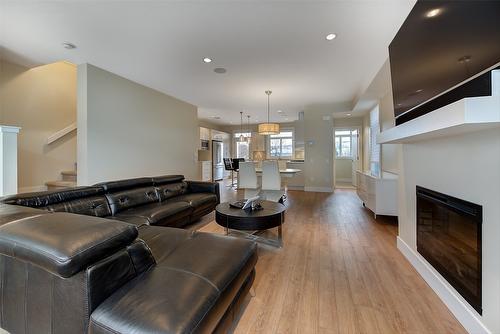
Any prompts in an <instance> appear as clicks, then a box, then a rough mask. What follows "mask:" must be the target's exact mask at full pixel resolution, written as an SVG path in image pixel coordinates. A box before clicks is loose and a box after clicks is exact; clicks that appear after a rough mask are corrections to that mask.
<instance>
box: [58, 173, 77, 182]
mask: <svg viewBox="0 0 500 334" xmlns="http://www.w3.org/2000/svg"><path fill="white" fill-rule="evenodd" d="M61 175H62V179H63V181H74V182H76V170H65V171H62V172H61Z"/></svg>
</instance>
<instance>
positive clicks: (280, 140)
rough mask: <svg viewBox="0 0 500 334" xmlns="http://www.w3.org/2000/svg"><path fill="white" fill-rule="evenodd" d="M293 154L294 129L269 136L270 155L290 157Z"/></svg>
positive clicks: (273, 156) (272, 156)
mask: <svg viewBox="0 0 500 334" xmlns="http://www.w3.org/2000/svg"><path fill="white" fill-rule="evenodd" d="M292 155H293V131H289V130H288V131H281V132H280V133H279V134H277V135H270V136H269V157H271V158H290V157H292Z"/></svg>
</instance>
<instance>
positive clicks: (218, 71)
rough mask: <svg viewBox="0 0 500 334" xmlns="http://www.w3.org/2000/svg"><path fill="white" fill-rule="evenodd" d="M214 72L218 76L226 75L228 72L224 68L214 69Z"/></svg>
mask: <svg viewBox="0 0 500 334" xmlns="http://www.w3.org/2000/svg"><path fill="white" fill-rule="evenodd" d="M214 72H215V73H217V74H224V73H226V72H227V70H226V69H225V68H224V67H217V68H214Z"/></svg>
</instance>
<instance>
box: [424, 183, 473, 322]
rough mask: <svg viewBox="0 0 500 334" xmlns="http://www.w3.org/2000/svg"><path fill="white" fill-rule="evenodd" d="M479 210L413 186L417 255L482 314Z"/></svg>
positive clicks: (463, 202)
mask: <svg viewBox="0 0 500 334" xmlns="http://www.w3.org/2000/svg"><path fill="white" fill-rule="evenodd" d="M482 211H483V209H482V206H480V205H477V204H474V203H471V202H467V201H464V200H461V199H458V198H455V197H451V196H448V195H445V194H441V193H438V192H436V191H432V190H429V189H425V188H422V187H419V186H417V251H418V252H419V253H420V254H421V255H422V256H423V257H424V258H425V259H426V260H427V261H428V262H429V263H430V264H431V265H432V266H433V267H434V268H435V269H436V270H437V271H438V272H439V273H440V274H441V275H442V276H443V277H444V278H445V279H446V280H447V281H448V282H449V283H450V284H451V285H452V286H453V287H454V288H455V290H457V291H458V293H460V294H461V295H462V297H464V298H465V300H467V302H469V304H470V305H471V306H472V307H473V308H474V309H475V310H476V311H477V312H478V313H479V314H482V274H481V225H482V220H483V218H482Z"/></svg>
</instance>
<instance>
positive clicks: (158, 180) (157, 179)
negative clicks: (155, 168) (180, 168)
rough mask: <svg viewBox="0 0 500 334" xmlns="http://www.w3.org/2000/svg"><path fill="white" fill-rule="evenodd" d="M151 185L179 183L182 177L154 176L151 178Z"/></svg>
mask: <svg viewBox="0 0 500 334" xmlns="http://www.w3.org/2000/svg"><path fill="white" fill-rule="evenodd" d="M152 180H153V185H154V186H159V185H162V184H167V183H179V182H182V181H183V180H184V175H162V176H154V177H153V178H152Z"/></svg>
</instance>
